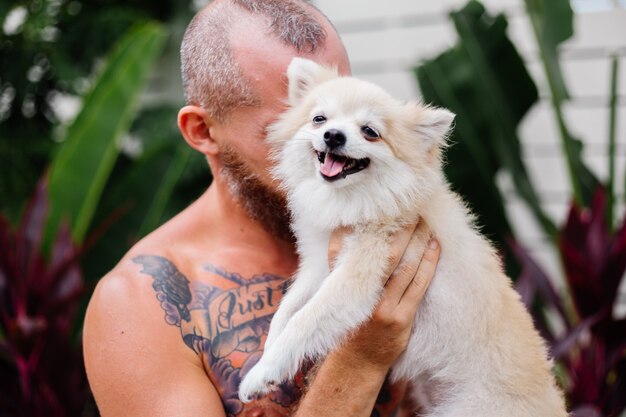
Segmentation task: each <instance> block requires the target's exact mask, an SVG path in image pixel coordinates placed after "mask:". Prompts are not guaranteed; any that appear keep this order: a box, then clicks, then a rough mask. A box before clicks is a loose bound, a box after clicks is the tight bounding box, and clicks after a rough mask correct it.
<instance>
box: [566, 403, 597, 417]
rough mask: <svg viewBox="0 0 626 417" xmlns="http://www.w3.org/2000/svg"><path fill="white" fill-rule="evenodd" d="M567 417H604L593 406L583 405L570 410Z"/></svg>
mask: <svg viewBox="0 0 626 417" xmlns="http://www.w3.org/2000/svg"><path fill="white" fill-rule="evenodd" d="M569 417H604V414H602V412H601V411H600V409H599V408H598V407H596V406H595V405H583V406H580V407H576V409H575V410H572V412H571V413H570V414H569Z"/></svg>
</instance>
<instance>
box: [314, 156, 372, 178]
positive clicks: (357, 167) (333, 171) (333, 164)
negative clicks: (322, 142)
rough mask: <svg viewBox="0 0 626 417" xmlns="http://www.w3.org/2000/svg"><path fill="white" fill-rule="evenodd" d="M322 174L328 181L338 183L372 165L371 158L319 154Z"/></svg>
mask: <svg viewBox="0 0 626 417" xmlns="http://www.w3.org/2000/svg"><path fill="white" fill-rule="evenodd" d="M317 159H318V160H319V161H320V164H321V165H320V173H321V174H322V177H323V178H324V179H325V180H326V181H336V180H338V179H341V178H345V177H347V176H348V175H350V174H355V173H357V172H359V171H362V170H364V169H365V168H367V166H368V165H369V164H370V160H369V158H363V159H352V158H348V157H346V156H343V155H337V154H334V153H330V152H317Z"/></svg>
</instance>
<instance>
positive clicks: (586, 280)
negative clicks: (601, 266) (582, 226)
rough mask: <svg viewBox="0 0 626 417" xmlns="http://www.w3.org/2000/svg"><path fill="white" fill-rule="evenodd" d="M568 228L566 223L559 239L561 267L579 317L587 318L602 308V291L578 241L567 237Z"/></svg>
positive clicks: (568, 225)
mask: <svg viewBox="0 0 626 417" xmlns="http://www.w3.org/2000/svg"><path fill="white" fill-rule="evenodd" d="M569 227H570V223H569V222H568V224H567V225H566V227H565V231H564V233H562V234H561V236H560V238H559V248H560V251H561V257H562V259H563V266H564V269H565V273H566V278H567V282H568V284H569V287H570V290H571V294H572V297H573V299H574V305H575V307H576V310H577V311H578V313H579V315H580V316H581V317H589V316H592V315H594V314H595V313H597V312H598V311H599V310H600V309H602V308H603V303H602V292H603V289H602V285H601V281H600V280H599V279H598V277H597V276H596V275H595V274H594V269H595V268H594V267H592V266H591V263H592V262H591V261H590V259H589V257H588V256H587V253H586V250H585V249H584V247H583V248H580V242H578V241H572V240H569V238H568V236H571V235H572V234H571V233H568V228H569ZM576 234H578V233H576Z"/></svg>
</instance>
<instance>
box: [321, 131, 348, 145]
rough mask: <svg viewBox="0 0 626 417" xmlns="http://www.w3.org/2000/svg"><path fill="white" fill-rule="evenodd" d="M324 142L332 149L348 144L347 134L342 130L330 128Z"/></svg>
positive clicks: (325, 134)
mask: <svg viewBox="0 0 626 417" xmlns="http://www.w3.org/2000/svg"><path fill="white" fill-rule="evenodd" d="M324 142H326V145H327V146H328V147H329V148H330V149H335V148H338V147H340V146H343V145H345V144H346V135H344V134H343V132H342V131H341V130H337V129H328V130H327V131H326V132H325V133H324Z"/></svg>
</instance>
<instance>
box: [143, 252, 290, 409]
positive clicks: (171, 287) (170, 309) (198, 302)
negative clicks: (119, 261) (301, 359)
mask: <svg viewBox="0 0 626 417" xmlns="http://www.w3.org/2000/svg"><path fill="white" fill-rule="evenodd" d="M133 262H134V263H136V264H139V265H141V266H142V269H141V271H140V272H142V273H144V274H147V275H149V276H151V277H152V278H153V280H154V281H153V283H152V288H153V289H154V291H155V292H156V297H157V300H159V302H160V303H161V308H162V309H163V311H164V312H165V322H166V323H167V324H169V325H172V326H176V327H179V328H180V332H181V337H182V339H183V341H184V343H185V344H186V345H187V346H188V347H189V348H190V349H192V350H193V351H194V352H195V353H196V354H198V355H199V356H200V357H201V359H202V361H203V363H204V365H205V369H206V370H207V371H208V373H209V376H210V378H211V379H212V381H213V383H214V385H215V386H216V388H217V389H218V391H219V393H220V396H221V397H222V402H223V404H224V409H225V410H226V413H227V415H228V417H235V416H237V415H239V414H240V413H241V412H242V411H243V404H242V403H241V402H240V401H239V398H238V395H237V394H238V389H239V384H240V382H241V379H242V377H243V375H245V373H246V372H247V371H248V370H249V369H250V368H252V366H254V364H255V363H256V362H257V361H258V360H259V359H260V357H261V354H262V346H261V345H262V338H264V337H265V336H266V335H267V332H268V330H269V325H270V321H271V319H272V316H273V314H274V311H275V309H276V306H277V305H278V301H279V300H280V298H281V297H282V295H283V294H284V292H285V291H286V286H287V280H286V279H285V278H284V277H281V276H278V275H272V274H261V275H255V276H253V277H251V278H244V277H242V276H241V275H240V274H236V273H230V272H227V271H225V270H223V269H221V268H217V267H215V266H213V265H205V267H204V269H205V270H206V271H207V272H211V273H213V274H215V275H217V276H219V277H221V278H224V279H225V280H227V281H228V282H230V283H232V284H234V286H233V287H232V288H229V289H224V288H220V287H217V286H214V285H207V284H204V283H197V282H194V283H191V282H190V281H189V279H187V277H185V275H184V274H183V273H181V272H180V271H179V270H178V268H177V267H176V265H174V264H173V263H172V262H170V261H169V260H168V259H166V258H164V257H161V256H150V255H143V256H136V257H134V258H133ZM301 387H302V381H301V380H300V381H299V383H294V382H287V383H284V384H282V385H281V387H280V390H278V391H276V392H274V393H272V394H270V396H269V397H270V400H271V401H272V403H273V404H274V405H275V406H276V407H277V408H280V409H281V410H282V412H281V413H280V414H271V415H272V417H273V416H274V415H276V416H278V415H280V416H282V415H287V414H288V410H289V408H290V407H291V406H292V405H294V404H295V403H296V401H297V400H298V398H299V397H300V395H301ZM268 416H270V414H268Z"/></svg>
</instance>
